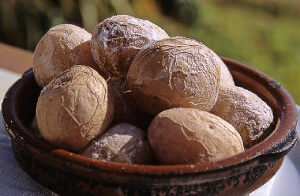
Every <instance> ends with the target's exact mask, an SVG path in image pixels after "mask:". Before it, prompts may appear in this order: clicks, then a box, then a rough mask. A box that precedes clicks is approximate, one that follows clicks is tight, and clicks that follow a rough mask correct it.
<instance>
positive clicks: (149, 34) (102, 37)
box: [92, 15, 169, 77]
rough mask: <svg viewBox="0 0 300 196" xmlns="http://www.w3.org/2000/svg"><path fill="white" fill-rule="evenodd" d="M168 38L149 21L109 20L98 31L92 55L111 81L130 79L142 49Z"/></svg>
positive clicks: (128, 18)
mask: <svg viewBox="0 0 300 196" xmlns="http://www.w3.org/2000/svg"><path fill="white" fill-rule="evenodd" d="M167 37H169V36H168V34H167V33H166V32H165V31H164V30H163V29H161V28H160V27H158V26H157V25H155V24H153V23H152V22H150V21H148V20H142V19H139V18H135V17H133V16H129V15H116V16H112V17H109V18H106V19H105V20H103V21H102V22H100V23H99V24H98V25H97V26H96V27H95V29H94V32H93V35H92V54H93V56H94V59H95V61H96V62H97V64H98V65H99V67H100V69H101V70H103V71H104V72H105V73H106V74H107V75H109V76H110V77H126V75H127V72H128V69H129V66H130V64H131V62H132V60H133V58H134V57H135V55H136V54H137V53H138V52H139V51H140V49H141V48H142V47H143V46H144V45H146V44H148V43H150V42H152V41H155V40H159V39H163V38H167Z"/></svg>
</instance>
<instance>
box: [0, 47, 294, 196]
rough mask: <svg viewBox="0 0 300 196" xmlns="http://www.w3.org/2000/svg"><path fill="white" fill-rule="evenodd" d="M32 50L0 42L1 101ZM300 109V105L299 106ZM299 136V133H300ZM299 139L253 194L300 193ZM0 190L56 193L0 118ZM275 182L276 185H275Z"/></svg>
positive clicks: (27, 64) (39, 195) (5, 192)
mask: <svg viewBox="0 0 300 196" xmlns="http://www.w3.org/2000/svg"><path fill="white" fill-rule="evenodd" d="M32 58H33V53H32V52H29V51H26V50H22V49H19V48H16V47H13V46H9V45H6V44H3V43H0V81H1V83H0V84H1V85H0V103H2V99H3V96H4V94H5V92H6V90H7V89H8V88H9V87H10V86H11V85H12V84H13V83H14V82H15V81H16V80H17V79H18V78H20V77H21V74H22V73H23V72H24V71H26V70H28V69H29V68H30V67H31V66H32ZM298 111H299V112H300V109H298ZM297 129H298V130H300V126H298V127H297ZM298 138H299V134H298ZM299 143H300V142H298V145H297V146H296V148H295V149H294V150H293V151H292V152H291V153H290V154H289V155H288V157H287V158H286V159H285V161H284V163H283V165H282V167H281V169H280V170H279V172H278V173H277V174H276V175H275V177H273V178H272V179H271V180H270V181H269V182H268V183H266V184H265V185H264V186H263V187H261V188H260V189H258V190H256V191H254V192H253V193H251V194H250V196H258V195H264V196H265V195H272V196H280V195H282V194H284V195H287V196H294V195H297V194H299V189H300V187H299V184H300V183H299V182H300V177H299V173H300V165H299V164H300V144H299ZM0 175H1V180H0V193H1V195H30V196H31V195H33V196H42V195H56V194H55V193H53V192H51V191H50V190H48V189H47V188H45V187H43V186H42V185H40V184H39V183H37V182H35V181H34V180H33V179H32V178H30V177H29V176H28V175H27V174H26V173H25V172H24V171H23V170H22V169H21V168H20V167H19V165H18V164H17V162H16V160H15V159H14V156H13V153H12V149H11V144H10V138H9V136H8V135H7V133H6V131H5V129H4V126H3V123H2V119H1V120H0ZM272 185H273V186H272Z"/></svg>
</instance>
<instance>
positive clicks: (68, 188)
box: [2, 58, 297, 195]
mask: <svg viewBox="0 0 300 196" xmlns="http://www.w3.org/2000/svg"><path fill="white" fill-rule="evenodd" d="M223 60H224V62H225V63H226V64H227V66H228V67H229V69H230V71H231V73H232V75H233V77H234V79H235V82H236V84H237V85H238V86H242V87H244V88H246V89H249V90H251V91H253V92H255V93H256V94H258V95H259V96H260V97H261V98H262V99H263V100H265V101H266V102H267V103H268V104H269V105H270V106H271V108H272V109H273V112H274V116H275V120H274V128H272V129H271V130H270V131H268V132H267V134H266V135H265V138H264V139H263V140H262V141H261V142H259V143H258V144H256V145H254V146H253V147H251V148H249V149H247V150H246V151H245V152H243V153H241V154H238V155H236V156H234V157H230V158H227V159H224V160H221V161H218V162H214V163H204V164H203V163H202V164H187V165H165V166H155V165H128V164H121V163H111V162H102V161H99V160H93V159H91V158H87V157H83V156H80V155H77V154H74V153H71V152H68V151H65V150H63V149H58V148H56V147H54V146H51V145H49V144H48V143H46V142H45V141H44V140H43V139H41V138H39V137H37V136H36V135H35V134H33V132H32V130H31V129H30V128H29V126H30V123H31V121H32V119H33V117H34V115H35V106H36V101H37V98H38V95H39V93H40V89H39V87H38V86H37V84H36V82H35V80H34V77H33V73H32V70H29V71H28V72H26V73H25V74H24V75H23V76H22V78H21V79H20V80H18V81H17V82H16V83H15V84H14V85H13V86H12V87H11V88H10V89H9V90H8V92H7V93H6V96H5V98H4V100H3V103H2V115H3V121H4V124H5V126H6V128H7V131H8V133H9V135H10V137H11V141H12V147H13V152H14V155H15V158H16V159H17V161H18V163H19V165H20V166H21V167H22V168H23V170H24V171H25V172H27V173H28V174H29V175H30V176H31V177H32V178H33V179H35V180H36V181H37V182H39V183H41V184H43V185H44V186H46V187H48V188H50V189H51V190H53V191H54V192H57V193H59V194H63V195H83V194H85V195H120V194H121V195H122V194H124V195H160V194H162V195H217V194H219V195H228V194H230V195H243V194H247V193H250V192H252V191H254V190H255V189H257V188H259V187H260V186H262V185H263V184H264V183H266V182H267V181H268V180H269V179H270V178H271V177H272V176H274V175H275V173H276V172H277V171H278V169H279V168H280V166H281V164H282V162H283V159H284V157H285V155H286V154H287V153H288V152H289V151H290V150H291V149H292V148H293V147H294V146H295V144H296V140H297V135H296V131H295V128H296V123H297V112H296V107H295V103H294V101H293V99H292V97H291V96H290V95H289V94H288V92H287V91H286V90H285V89H284V88H283V87H282V86H280V84H278V83H277V82H275V81H274V80H273V79H271V78H270V77H268V76H266V75H265V74H263V73H260V72H259V71H257V70H254V69H252V68H250V67H248V66H246V65H243V64H241V63H238V62H235V61H232V60H230V59H226V58H223Z"/></svg>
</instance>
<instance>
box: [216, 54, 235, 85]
mask: <svg viewBox="0 0 300 196" xmlns="http://www.w3.org/2000/svg"><path fill="white" fill-rule="evenodd" d="M217 62H218V64H219V65H220V67H221V74H220V86H235V82H234V80H233V77H232V75H231V73H230V71H229V69H228V67H227V65H226V64H225V63H224V62H223V61H222V59H221V58H217Z"/></svg>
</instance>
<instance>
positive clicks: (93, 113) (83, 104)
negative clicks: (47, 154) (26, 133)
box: [36, 65, 114, 151]
mask: <svg viewBox="0 0 300 196" xmlns="http://www.w3.org/2000/svg"><path fill="white" fill-rule="evenodd" d="M110 96H111V95H110V93H109V91H108V90H107V83H106V81H105V80H104V79H103V77H101V76H100V75H99V74H98V72H96V71H95V70H94V69H92V68H90V67H87V66H83V65H75V66H73V67H72V68H70V69H69V70H66V71H65V72H64V73H63V74H62V75H61V76H60V77H58V78H56V79H54V80H53V81H52V82H50V83H49V84H48V85H47V86H46V87H45V88H44V89H43V90H42V92H41V94H40V96H39V98H38V101H37V106H36V119H37V124H38V128H39V130H40V132H41V134H42V136H43V137H44V138H45V139H46V140H47V141H49V142H50V143H52V144H53V145H55V146H57V147H60V148H63V149H66V150H70V151H79V150H81V149H83V148H84V147H85V146H86V145H87V144H88V142H89V141H90V140H92V139H94V138H95V137H97V136H98V135H100V134H101V133H103V132H104V131H105V130H106V129H107V127H108V126H109V124H110V122H111V121H112V118H113V112H114V105H113V102H112V98H111V97H110Z"/></svg>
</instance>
